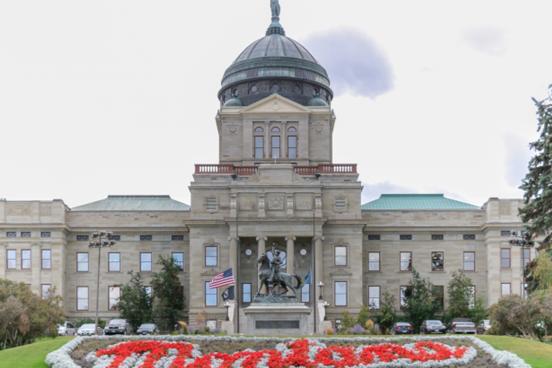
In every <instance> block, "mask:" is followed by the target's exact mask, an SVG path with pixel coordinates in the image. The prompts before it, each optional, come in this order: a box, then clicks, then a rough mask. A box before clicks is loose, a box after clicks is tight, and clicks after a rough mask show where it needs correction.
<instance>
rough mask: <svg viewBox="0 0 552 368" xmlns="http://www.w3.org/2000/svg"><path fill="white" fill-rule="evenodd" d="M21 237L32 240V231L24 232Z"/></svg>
mask: <svg viewBox="0 0 552 368" xmlns="http://www.w3.org/2000/svg"><path fill="white" fill-rule="evenodd" d="M21 237H22V238H30V237H31V232H30V231H22V232H21Z"/></svg>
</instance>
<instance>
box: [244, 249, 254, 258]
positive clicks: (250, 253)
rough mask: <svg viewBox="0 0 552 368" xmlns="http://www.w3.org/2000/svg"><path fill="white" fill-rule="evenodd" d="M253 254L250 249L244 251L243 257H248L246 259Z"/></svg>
mask: <svg viewBox="0 0 552 368" xmlns="http://www.w3.org/2000/svg"><path fill="white" fill-rule="evenodd" d="M252 254H253V251H252V250H251V249H249V248H248V249H246V250H245V255H246V256H248V257H251V255H252Z"/></svg>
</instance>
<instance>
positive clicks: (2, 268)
mask: <svg viewBox="0 0 552 368" xmlns="http://www.w3.org/2000/svg"><path fill="white" fill-rule="evenodd" d="M6 249H7V248H6V244H4V243H0V278H2V279H5V278H6V268H7V267H8V264H7V260H6Z"/></svg>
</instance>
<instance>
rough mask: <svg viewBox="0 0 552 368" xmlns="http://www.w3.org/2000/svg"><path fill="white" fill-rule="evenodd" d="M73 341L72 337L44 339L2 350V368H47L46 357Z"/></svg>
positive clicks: (0, 361)
mask: <svg viewBox="0 0 552 368" xmlns="http://www.w3.org/2000/svg"><path fill="white" fill-rule="evenodd" d="M71 339H72V337H58V338H55V339H43V340H40V341H38V342H36V343H34V344H30V345H25V346H20V347H18V348H13V349H7V350H0V368H15V367H17V368H46V364H45V363H44V359H45V358H46V355H47V354H48V353H50V352H52V351H54V350H57V349H59V348H60V347H61V346H63V345H64V344H65V343H66V342H67V341H69V340H71Z"/></svg>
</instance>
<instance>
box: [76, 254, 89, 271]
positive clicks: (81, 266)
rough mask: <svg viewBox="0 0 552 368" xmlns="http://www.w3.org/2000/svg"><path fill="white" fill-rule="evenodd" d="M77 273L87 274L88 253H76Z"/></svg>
mask: <svg viewBox="0 0 552 368" xmlns="http://www.w3.org/2000/svg"><path fill="white" fill-rule="evenodd" d="M77 272H88V253H77Z"/></svg>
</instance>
